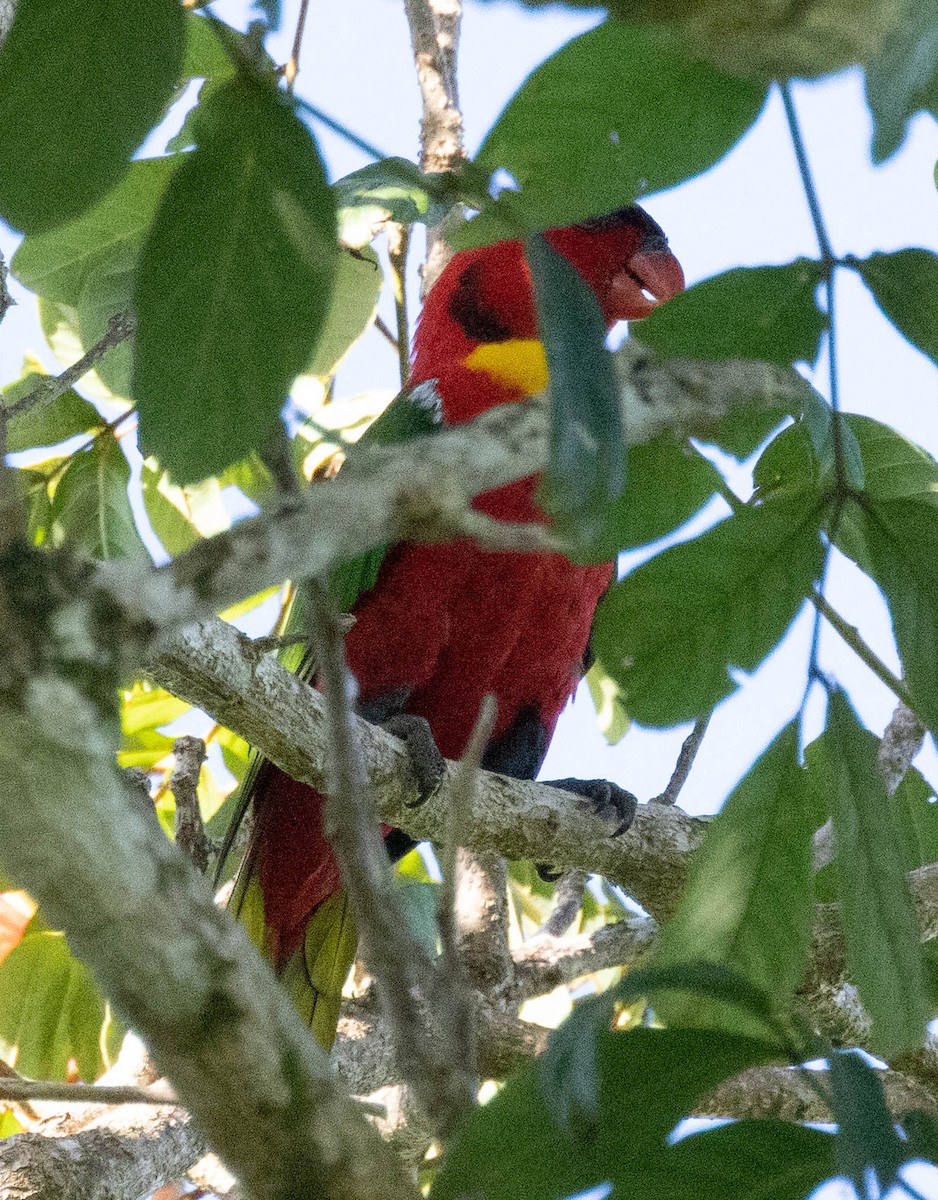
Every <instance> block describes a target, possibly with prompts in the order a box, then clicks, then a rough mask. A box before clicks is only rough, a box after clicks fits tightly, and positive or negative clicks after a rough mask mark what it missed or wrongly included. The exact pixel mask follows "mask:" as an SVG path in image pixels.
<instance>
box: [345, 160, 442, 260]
mask: <svg viewBox="0 0 938 1200" xmlns="http://www.w3.org/2000/svg"><path fill="white" fill-rule="evenodd" d="M431 185H432V180H431V179H428V180H427V181H426V182H424V176H423V175H422V174H421V172H420V168H419V167H417V166H415V165H414V164H413V163H412V162H408V161H407V159H406V158H386V159H382V160H381V161H380V162H375V163H369V165H368V166H367V167H362V168H361V170H360V171H353V172H352V173H351V175H345V176H343V178H342V179H339V180H338V181H337V182H336V183H335V185H334V190H335V195H336V205H337V206H338V216H339V236H340V237H341V239H342V242H343V243H344V244H345V245H346V246H352V247H355V246H359V247H360V246H366V245H367V244H368V243H369V242H370V241H371V239H372V238H373V237H374V236H375V234H377V233H379V232H380V231H381V230H382V229H383V228H384V226H385V225H386V224H387V223H388V221H397V222H399V223H400V224H401V225H412V224H413V223H414V222H415V221H425V222H427V224H431V225H432V224H436V223H437V222H438V221H439V220H441V219H442V217H443V213H444V211H445V208H444V207H443V206H441V205H440V203H439V201H436V200H434V198H433V195H432V193H431V191H430V190H429V188H430V186H431Z"/></svg>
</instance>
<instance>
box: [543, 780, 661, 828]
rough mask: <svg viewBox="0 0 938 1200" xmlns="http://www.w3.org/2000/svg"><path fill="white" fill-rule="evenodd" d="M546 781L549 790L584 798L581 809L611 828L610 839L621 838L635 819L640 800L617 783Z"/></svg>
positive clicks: (606, 781) (601, 781) (605, 781)
mask: <svg viewBox="0 0 938 1200" xmlns="http://www.w3.org/2000/svg"><path fill="white" fill-rule="evenodd" d="M543 782H545V783H546V784H547V786H548V787H554V788H560V790H561V791H564V792H574V793H575V794H576V795H577V796H582V797H583V800H582V801H581V804H582V807H583V808H586V809H588V810H589V811H590V812H591V813H593V815H594V816H597V817H599V818H600V820H601V821H603V822H604V823H605V824H606V825H609V826H612V828H610V830H609V836H610V837H618V836H619V834H620V833H625V831H626V830H627V829H628V828H629V827H630V826H631V824H632V822H633V821H634V820H635V811H636V809H637V808H638V800H636V798H635V797H634V796H633V795H632V793H631V792H627V791H626V790H625V788H620V787H619V785H618V784H615V783H610V782H609V780H608V779H551V780H544V781H543Z"/></svg>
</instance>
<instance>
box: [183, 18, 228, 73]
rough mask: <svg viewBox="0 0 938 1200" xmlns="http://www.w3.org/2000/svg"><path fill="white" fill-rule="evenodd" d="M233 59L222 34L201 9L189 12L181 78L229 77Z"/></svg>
mask: <svg viewBox="0 0 938 1200" xmlns="http://www.w3.org/2000/svg"><path fill="white" fill-rule="evenodd" d="M234 71H235V68H234V63H233V62H232V61H231V57H230V55H229V54H228V52H227V51H226V49H225V46H224V43H223V42H222V40H221V39H220V38H219V36H218V33H217V31H216V28H215V25H214V23H213V22H212V21H210V20H208V18H207V17H203V16H200V15H199V14H198V13H194V12H189V13H187V14H186V51H185V55H184V57H183V60H182V67H181V68H180V71H179V77H180V79H216V80H225V79H229V78H230V77H231V76H232V75H233V74H234Z"/></svg>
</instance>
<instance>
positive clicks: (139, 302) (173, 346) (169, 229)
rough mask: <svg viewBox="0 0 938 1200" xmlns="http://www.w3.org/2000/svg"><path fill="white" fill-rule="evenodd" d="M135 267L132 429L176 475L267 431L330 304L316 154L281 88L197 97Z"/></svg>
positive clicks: (330, 255) (327, 210) (194, 471)
mask: <svg viewBox="0 0 938 1200" xmlns="http://www.w3.org/2000/svg"><path fill="white" fill-rule="evenodd" d="M199 133H200V136H199V146H198V149H197V150H195V151H193V152H192V153H191V154H188V155H186V156H185V161H184V163H183V164H182V166H181V167H180V168H179V170H178V171H177V173H176V174H175V175H174V177H173V179H172V182H171V184H170V186H169V188H168V190H167V192H166V195H165V196H164V198H163V203H162V204H161V206H160V209H159V211H158V213H157V216H156V219H155V221H154V223H153V226H152V228H151V230H150V236H149V238H148V240H147V243H146V245H145V247H144V250H143V254H142V256H141V260H140V266H139V271H138V279H137V293H136V309H137V316H138V325H137V348H136V355H135V361H134V381H133V393H134V397H135V399H136V401H137V406H138V411H139V414H140V441H141V446H142V447H143V450H144V453H145V454H155V455H156V457H157V458H158V459H159V460H160V462H161V463H162V464H163V465H164V466H165V467H166V468H167V469H168V470H169V471H170V472H171V473H172V474H173V476H174V478H175V479H176V481H177V482H178V483H191V482H193V481H194V480H198V479H204V478H205V477H206V476H208V475H213V474H217V473H218V472H219V471H221V470H222V469H223V468H224V467H226V466H228V464H229V463H232V462H235V461H237V460H238V459H240V458H244V457H245V456H246V455H247V454H248V453H249V452H250V451H251V450H253V449H255V448H258V447H262V446H263V445H264V444H265V443H266V442H267V441H269V439H270V437H271V436H272V434H273V432H274V429H275V428H276V423H277V419H278V414H279V412H280V409H281V407H282V405H283V402H284V400H285V398H286V394H287V389H288V388H289V385H290V382H291V380H292V379H293V378H294V377H295V376H296V375H297V374H298V373H299V372H300V371H301V370H302V369H303V367H304V365H305V364H306V362H307V361H308V359H309V356H310V353H311V351H312V349H313V346H314V345H315V343H316V339H317V338H318V336H319V333H320V331H321V329H322V327H323V323H324V321H325V318H326V314H327V312H328V309H329V303H330V297H331V288H332V278H333V274H334V270H335V262H336V256H337V254H338V249H337V244H336V241H335V209H334V204H333V199H332V193H331V191H330V189H329V187H328V184H327V183H326V179H325V174H324V171H323V167H322V163H321V161H320V158H319V153H318V151H317V149H316V145H315V142H314V141H313V139H312V137H311V135H310V134H309V133H308V131H307V130H306V129H305V128H304V126H303V125H302V124H301V123H300V121H299V120H298V119H297V117H296V116H295V114H294V112H293V110H292V108H291V106H290V103H289V102H288V100H287V99H286V98H285V97H284V96H283V95H281V94H280V93H278V92H276V91H275V90H273V89H272V88H269V87H268V86H266V85H264V84H261V83H256V82H252V81H250V80H247V79H245V78H241V77H238V78H236V79H235V80H233V81H232V82H230V83H228V84H225V86H224V87H223V88H221V89H220V90H219V91H218V92H216V93H215V95H214V96H213V97H212V98H211V100H210V101H209V103H208V104H207V105H205V110H204V112H203V116H202V121H201V123H200V129H199Z"/></svg>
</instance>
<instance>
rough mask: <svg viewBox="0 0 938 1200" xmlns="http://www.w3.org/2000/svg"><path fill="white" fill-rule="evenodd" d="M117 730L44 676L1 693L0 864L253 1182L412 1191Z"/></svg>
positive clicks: (346, 1198)
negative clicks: (189, 856)
mask: <svg viewBox="0 0 938 1200" xmlns="http://www.w3.org/2000/svg"><path fill="white" fill-rule="evenodd" d="M38 636H39V637H41V636H42V632H41V631H39V633H38ZM112 736H114V735H113V731H112V730H110V729H109V728H108V727H107V725H106V724H105V725H103V726H102V721H101V713H100V711H98V710H96V709H95V707H94V705H93V704H92V703H91V702H90V701H89V700H87V699H86V698H85V697H84V696H82V695H81V693H79V692H78V690H77V689H76V688H75V687H74V686H73V685H72V684H70V683H68V682H66V681H65V680H63V679H61V678H55V677H54V676H52V675H51V674H49V673H48V672H47V673H46V674H45V675H42V676H37V677H34V678H33V679H31V680H30V682H29V683H28V685H27V687H26V689H25V692H24V694H23V696H22V702H21V705H20V707H19V708H18V709H17V708H14V707H12V705H11V704H10V703H9V702H7V703H5V704H3V705H2V706H0V857H2V865H3V868H4V869H5V870H6V871H7V872H9V874H10V876H12V877H13V878H15V879H16V880H17V881H18V882H19V883H20V884H21V885H22V886H24V887H26V888H27V889H28V890H29V891H30V892H31V893H32V894H33V895H34V896H35V897H36V899H37V900H38V901H39V902H40V904H41V905H42V907H43V911H44V912H45V914H46V916H47V918H48V919H49V920H50V921H51V922H53V923H54V924H55V925H56V926H58V927H59V928H62V929H64V930H65V932H66V934H67V935H68V938H69V942H70V944H71V946H72V947H73V949H74V950H75V952H76V953H77V954H79V955H80V956H81V957H82V958H83V960H84V961H85V962H86V963H88V965H89V966H90V967H91V968H92V970H93V971H94V972H95V975H96V976H97V979H98V982H99V983H100V985H101V987H102V990H103V991H104V992H105V994H107V995H108V996H109V997H110V998H111V1000H112V1002H113V1003H114V1005H115V1007H116V1008H117V1010H118V1011H119V1012H120V1013H121V1015H122V1016H123V1017H124V1018H125V1019H126V1020H127V1021H128V1023H129V1024H131V1025H132V1026H133V1027H134V1028H136V1029H138V1030H139V1031H140V1033H141V1035H142V1036H143V1037H144V1038H145V1039H146V1041H147V1043H148V1045H149V1047H150V1049H151V1051H152V1054H153V1058H154V1061H155V1062H156V1064H157V1066H158V1067H159V1069H160V1070H161V1072H162V1073H164V1074H165V1075H166V1076H167V1078H168V1079H170V1080H171V1082H172V1084H173V1086H174V1088H175V1089H176V1091H177V1093H178V1095H179V1097H180V1101H181V1102H182V1103H183V1104H184V1105H185V1106H186V1107H187V1108H188V1109H189V1110H190V1111H191V1112H192V1113H193V1114H194V1115H195V1116H196V1117H197V1119H198V1121H199V1124H200V1127H201V1128H202V1129H203V1130H204V1131H205V1133H206V1134H207V1135H208V1137H209V1138H210V1139H211V1141H212V1144H213V1145H214V1146H215V1147H216V1149H217V1150H218V1151H219V1152H220V1153H221V1154H222V1156H223V1157H224V1158H225V1159H226V1161H227V1162H228V1163H229V1164H230V1165H231V1166H232V1168H233V1169H234V1170H235V1171H236V1172H237V1173H238V1175H239V1176H240V1177H241V1178H242V1179H243V1181H244V1183H245V1186H246V1188H247V1190H248V1191H249V1192H250V1193H251V1195H253V1196H255V1197H258V1198H265V1200H266V1198H269V1200H287V1198H288V1197H292V1196H294V1195H295V1194H296V1190H297V1188H306V1189H308V1190H309V1191H311V1192H316V1193H317V1194H321V1195H323V1196H326V1197H332V1198H335V1200H350V1198H351V1197H353V1196H356V1197H365V1196H367V1197H369V1198H372V1200H373V1198H374V1197H379V1196H380V1197H387V1200H401V1198H403V1197H411V1196H412V1195H413V1194H414V1193H413V1190H412V1186H411V1185H410V1183H409V1182H408V1181H407V1179H406V1178H405V1177H404V1176H403V1174H402V1173H401V1171H400V1168H399V1166H398V1164H397V1163H396V1161H395V1160H394V1158H393V1155H390V1153H389V1152H388V1151H387V1148H386V1147H385V1146H384V1145H383V1144H382V1143H381V1141H380V1138H379V1137H378V1135H377V1133H375V1131H374V1130H372V1129H370V1128H369V1127H368V1125H367V1123H366V1122H365V1121H364V1119H363V1118H362V1116H361V1114H360V1113H359V1112H358V1110H357V1109H356V1107H355V1105H354V1103H353V1102H352V1101H351V1099H350V1098H349V1097H348V1096H347V1095H346V1094H345V1093H344V1091H343V1089H342V1088H341V1087H340V1086H339V1085H338V1084H337V1083H336V1081H335V1080H334V1079H333V1078H332V1077H331V1075H330V1071H329V1064H328V1060H327V1059H326V1056H325V1055H324V1054H323V1053H322V1051H321V1050H320V1049H319V1047H318V1046H317V1045H316V1044H315V1043H314V1041H313V1039H312V1038H311V1037H310V1035H309V1032H308V1030H306V1029H305V1028H304V1026H303V1025H302V1024H301V1022H300V1019H299V1016H298V1014H297V1013H296V1011H295V1009H294V1008H293V1006H292V1004H291V1003H290V1001H289V1000H288V998H287V997H286V995H285V994H284V992H283V991H282V989H281V988H280V987H279V986H277V985H276V983H275V981H274V979H273V977H272V975H271V972H270V969H269V968H268V967H267V965H266V964H265V963H263V962H262V960H261V959H260V956H259V955H258V953H257V951H256V950H255V949H254V947H253V946H252V945H251V943H250V942H249V940H248V938H247V935H246V934H245V933H244V931H243V930H242V929H240V928H239V927H238V926H237V925H236V924H235V922H234V921H233V920H232V918H231V917H230V915H229V914H227V913H225V912H224V911H223V910H220V909H218V908H217V907H216V906H215V904H214V902H213V898H212V895H211V892H210V891H209V888H208V886H207V884H206V883H205V881H204V880H203V879H202V878H201V876H199V875H198V873H197V872H196V871H195V869H194V868H193V867H192V865H191V864H190V863H189V862H188V861H187V860H186V859H185V857H184V856H183V855H182V854H181V853H180V852H179V851H178V850H177V849H176V848H175V847H174V846H173V845H171V843H169V842H168V841H167V839H166V837H165V835H164V834H163V832H162V829H161V828H160V825H159V822H158V821H157V819H156V816H155V813H154V811H153V808H152V805H150V806H147V805H146V804H145V803H144V802H142V801H141V799H140V797H139V796H138V795H137V794H136V793H135V792H134V791H133V790H131V789H128V788H127V786H126V785H125V783H124V781H123V779H122V778H121V777H120V775H119V774H118V772H117V771H116V769H115V768H114V766H113V752H114V746H113V742H112V740H111V737H112ZM114 740H116V737H115V739H114ZM76 829H80V831H81V836H76ZM63 846H64V847H68V853H66V854H63V853H62V847H63ZM232 1080H237V1081H238V1086H237V1087H236V1088H232V1086H231V1081H232Z"/></svg>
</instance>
